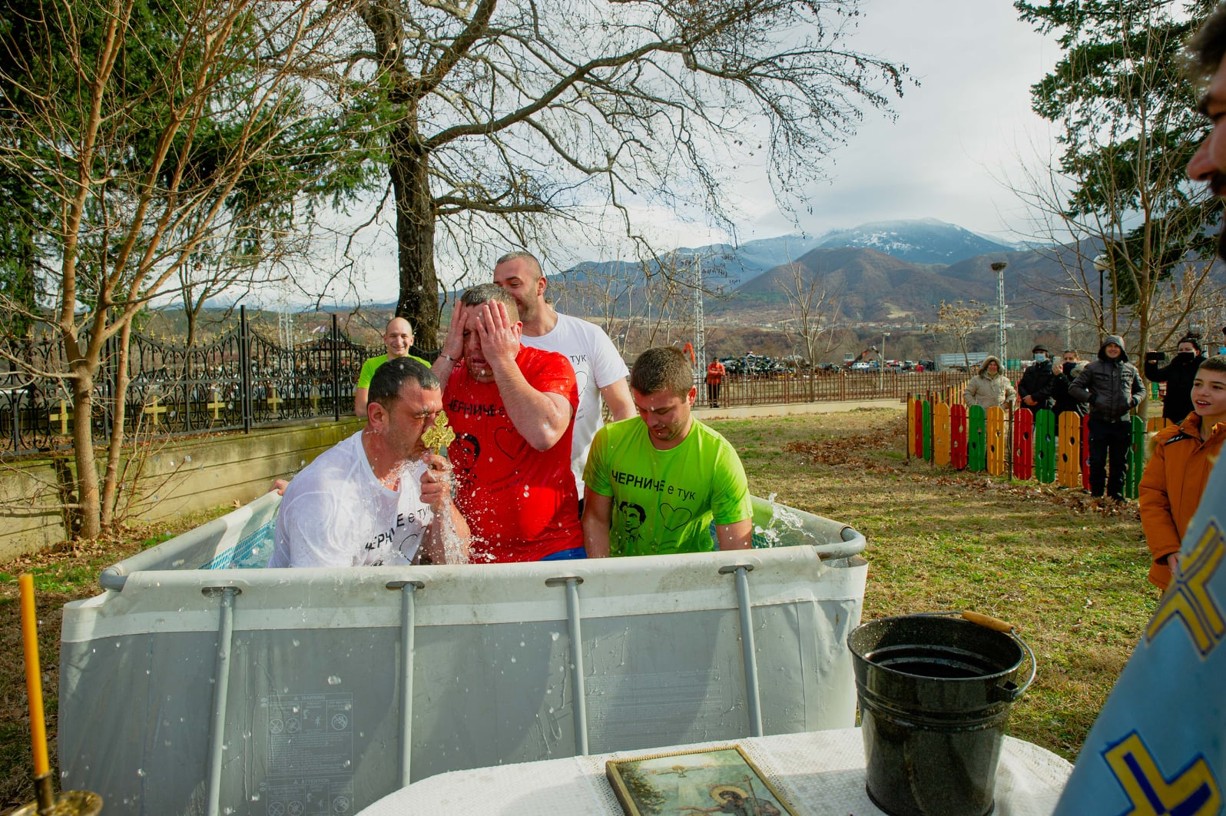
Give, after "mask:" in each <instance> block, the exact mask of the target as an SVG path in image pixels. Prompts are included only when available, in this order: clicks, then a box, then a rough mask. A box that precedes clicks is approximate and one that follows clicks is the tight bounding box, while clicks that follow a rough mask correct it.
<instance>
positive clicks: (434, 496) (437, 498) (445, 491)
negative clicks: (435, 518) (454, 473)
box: [421, 452, 452, 513]
mask: <svg viewBox="0 0 1226 816" xmlns="http://www.w3.org/2000/svg"><path fill="white" fill-rule="evenodd" d="M422 461H423V462H425V463H426V469H425V471H424V472H423V473H422V474H421V500H422V502H424V503H425V504H427V505H429V506H430V509H432V510H433V511H434V512H435V513H442V512H444V511H446V509H447V507H448V505H450V504H451V478H452V477H451V463H450V462H448V461H447V460H446V459H444V458H443V457H441V456H439V455H438V454H436V453H429V452H427V453H426V454H425V455H424V456H422Z"/></svg>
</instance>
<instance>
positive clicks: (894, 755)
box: [847, 615, 1035, 816]
mask: <svg viewBox="0 0 1226 816" xmlns="http://www.w3.org/2000/svg"><path fill="white" fill-rule="evenodd" d="M1002 627H1003V628H1005V629H1009V628H1010V627H1008V625H1007V624H1002ZM847 645H848V647H849V648H850V649H851V653H852V655H853V658H854V664H855V672H856V691H857V693H858V695H859V698H860V718H861V731H862V734H863V737H864V758H865V763H866V770H867V783H866V787H867V788H868V795H869V797H870V798H871V799H872V800H873V802H874V803H876V805H877V806H878V807H879V808H881V809H882V810H884V811H885V812H886V813H889V814H892V816H986V814H989V813H991V812H992V809H993V807H994V806H995V801H994V799H993V790H994V788H995V785H996V765H997V761H998V760H999V759H1000V746H1001V738H1002V737H1003V736H1004V728H1005V720H1007V719H1008V717H1009V706H1010V704H1011V703H1012V702H1013V701H1014V700H1016V699H1017V698H1018V697H1020V696H1021V694H1022V692H1024V691H1025V690H1026V688H1027V687H1029V685H1030V683H1031V682H1032V681H1033V680H1034V675H1035V672H1034V668H1035V667H1034V653H1033V652H1031V651H1030V647H1029V646H1027V645H1026V644H1025V642H1024V641H1022V639H1021V638H1019V637H1017V636H1016V635H1014V634H1007V633H1006V632H1005V631H996V630H995V629H991V628H988V627H987V626H984V625H980V624H978V623H971V622H970V621H969V620H964V619H962V618H956V617H950V616H946V615H906V616H903V617H897V618H882V619H880V620H875V621H871V622H869V623H866V624H864V625H863V626H860V627H857V628H856V629H855V630H853V631H852V632H851V634H849V635H848V636H847ZM1027 654H1029V656H1030V663H1031V672H1030V677H1029V678H1028V679H1027V680H1026V681H1025V683H1023V684H1022V685H1021V686H1018V685H1017V684H1016V683H1015V682H1014V678H1015V675H1016V674H1017V672H1018V670H1019V669H1020V668H1021V666H1022V661H1023V659H1024V658H1025V657H1026V655H1027Z"/></svg>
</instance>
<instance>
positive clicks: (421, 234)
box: [390, 117, 439, 351]
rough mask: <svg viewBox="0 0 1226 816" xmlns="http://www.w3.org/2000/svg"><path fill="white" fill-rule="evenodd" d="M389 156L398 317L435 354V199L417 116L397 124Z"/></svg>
mask: <svg viewBox="0 0 1226 816" xmlns="http://www.w3.org/2000/svg"><path fill="white" fill-rule="evenodd" d="M390 152H391V159H390V160H391V177H392V189H393V191H394V192H395V196H396V244H397V247H398V250H399V261H400V296H399V298H398V300H397V302H396V315H397V316H398V317H403V318H407V319H408V321H409V322H410V323H411V324H412V325H413V332H414V335H415V338H416V339H415V343H414V345H415V346H416V347H417V348H419V349H425V350H427V351H434V350H436V349H437V348H438V347H439V344H438V328H439V325H438V323H439V305H438V295H439V288H438V276H437V275H436V274H435V271H434V198H433V197H432V196H431V195H430V176H429V169H430V157H429V153H427V152H426V150H425V149H424V148H423V147H422V146H421V144H420V143H419V141H418V138H417V133H416V131H415V128H414V120H413V118H409V117H406V119H404V120H402V121H401V122H400V123H399V124H397V125H396V127H395V129H394V130H393V132H392V139H391V151H390Z"/></svg>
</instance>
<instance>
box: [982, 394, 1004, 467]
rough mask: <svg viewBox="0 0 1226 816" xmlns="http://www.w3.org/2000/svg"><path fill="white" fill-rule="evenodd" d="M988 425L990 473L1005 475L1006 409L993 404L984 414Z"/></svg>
mask: <svg viewBox="0 0 1226 816" xmlns="http://www.w3.org/2000/svg"><path fill="white" fill-rule="evenodd" d="M984 422H985V424H986V425H987V446H988V473H990V474H992V475H993V476H1004V475H1005V448H1006V447H1008V444H1007V440H1006V439H1005V409H1003V408H1001V407H1000V406H999V405H993V406H992V407H991V408H989V409H988V410H987V412H986V413H985V415H984Z"/></svg>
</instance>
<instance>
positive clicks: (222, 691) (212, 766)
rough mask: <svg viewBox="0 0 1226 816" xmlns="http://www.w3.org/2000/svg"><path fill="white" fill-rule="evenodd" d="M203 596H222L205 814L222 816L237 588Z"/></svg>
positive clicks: (208, 590) (215, 590) (209, 591)
mask: <svg viewBox="0 0 1226 816" xmlns="http://www.w3.org/2000/svg"><path fill="white" fill-rule="evenodd" d="M203 591H204V594H205V595H220V596H221V622H220V624H219V625H218V628H217V664H216V669H215V671H214V675H213V711H212V717H211V722H210V723H209V789H208V804H207V805H206V807H205V813H206V814H208V816H219V814H220V813H221V769H222V764H223V762H222V755H223V753H224V751H225V742H226V704H227V698H228V697H229V694H230V657H231V654H232V652H233V646H234V598H235V597H236V596H237V595H238V594H239V593H241V592H242V590H241V589H239V588H238V587H229V586H228V587H205V588H204V590H203Z"/></svg>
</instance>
